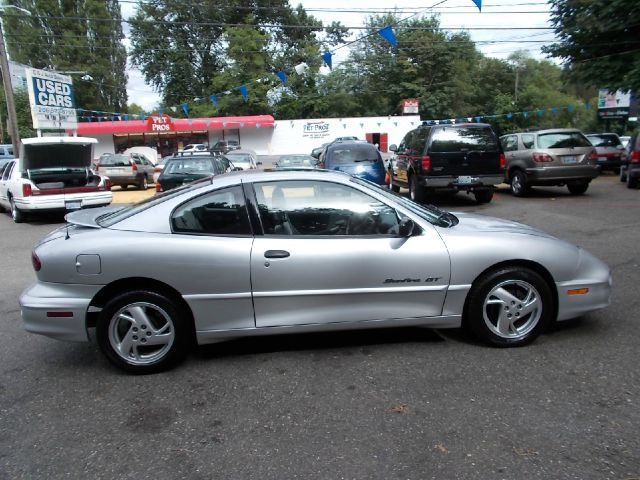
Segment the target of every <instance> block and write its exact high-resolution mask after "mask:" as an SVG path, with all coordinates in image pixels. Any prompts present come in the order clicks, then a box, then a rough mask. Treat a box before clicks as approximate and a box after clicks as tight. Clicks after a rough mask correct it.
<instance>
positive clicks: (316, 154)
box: [311, 152, 320, 158]
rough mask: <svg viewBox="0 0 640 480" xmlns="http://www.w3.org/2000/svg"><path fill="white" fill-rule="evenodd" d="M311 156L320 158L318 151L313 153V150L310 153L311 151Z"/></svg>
mask: <svg viewBox="0 0 640 480" xmlns="http://www.w3.org/2000/svg"><path fill="white" fill-rule="evenodd" d="M311 156H312V157H313V158H320V152H318V153H313V152H312V153H311Z"/></svg>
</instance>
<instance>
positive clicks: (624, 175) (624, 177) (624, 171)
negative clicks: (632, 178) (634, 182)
mask: <svg viewBox="0 0 640 480" xmlns="http://www.w3.org/2000/svg"><path fill="white" fill-rule="evenodd" d="M620 181H621V182H626V181H627V169H626V168H625V167H621V168H620Z"/></svg>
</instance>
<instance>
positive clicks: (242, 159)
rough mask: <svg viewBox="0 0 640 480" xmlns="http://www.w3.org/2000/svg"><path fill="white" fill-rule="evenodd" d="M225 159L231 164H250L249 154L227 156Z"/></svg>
mask: <svg viewBox="0 0 640 480" xmlns="http://www.w3.org/2000/svg"><path fill="white" fill-rule="evenodd" d="M227 158H228V159H229V160H231V162H232V163H251V155H249V154H246V153H245V154H242V153H240V154H238V153H234V154H230V153H229V154H227Z"/></svg>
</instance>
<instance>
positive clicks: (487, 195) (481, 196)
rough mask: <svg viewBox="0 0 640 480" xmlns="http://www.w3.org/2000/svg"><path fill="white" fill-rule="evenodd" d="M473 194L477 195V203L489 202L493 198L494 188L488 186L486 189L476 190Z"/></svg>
mask: <svg viewBox="0 0 640 480" xmlns="http://www.w3.org/2000/svg"><path fill="white" fill-rule="evenodd" d="M473 195H474V196H475V197H476V202H477V203H479V204H482V203H489V202H490V201H491V199H492V198H493V189H491V188H488V189H486V190H476V191H475V192H473Z"/></svg>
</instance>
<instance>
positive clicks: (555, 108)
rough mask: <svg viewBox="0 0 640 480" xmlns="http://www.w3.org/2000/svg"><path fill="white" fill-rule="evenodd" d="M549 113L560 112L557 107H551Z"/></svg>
mask: <svg viewBox="0 0 640 480" xmlns="http://www.w3.org/2000/svg"><path fill="white" fill-rule="evenodd" d="M551 111H552V112H553V113H558V112H559V111H560V110H559V109H558V107H553V108H552V109H551Z"/></svg>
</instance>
